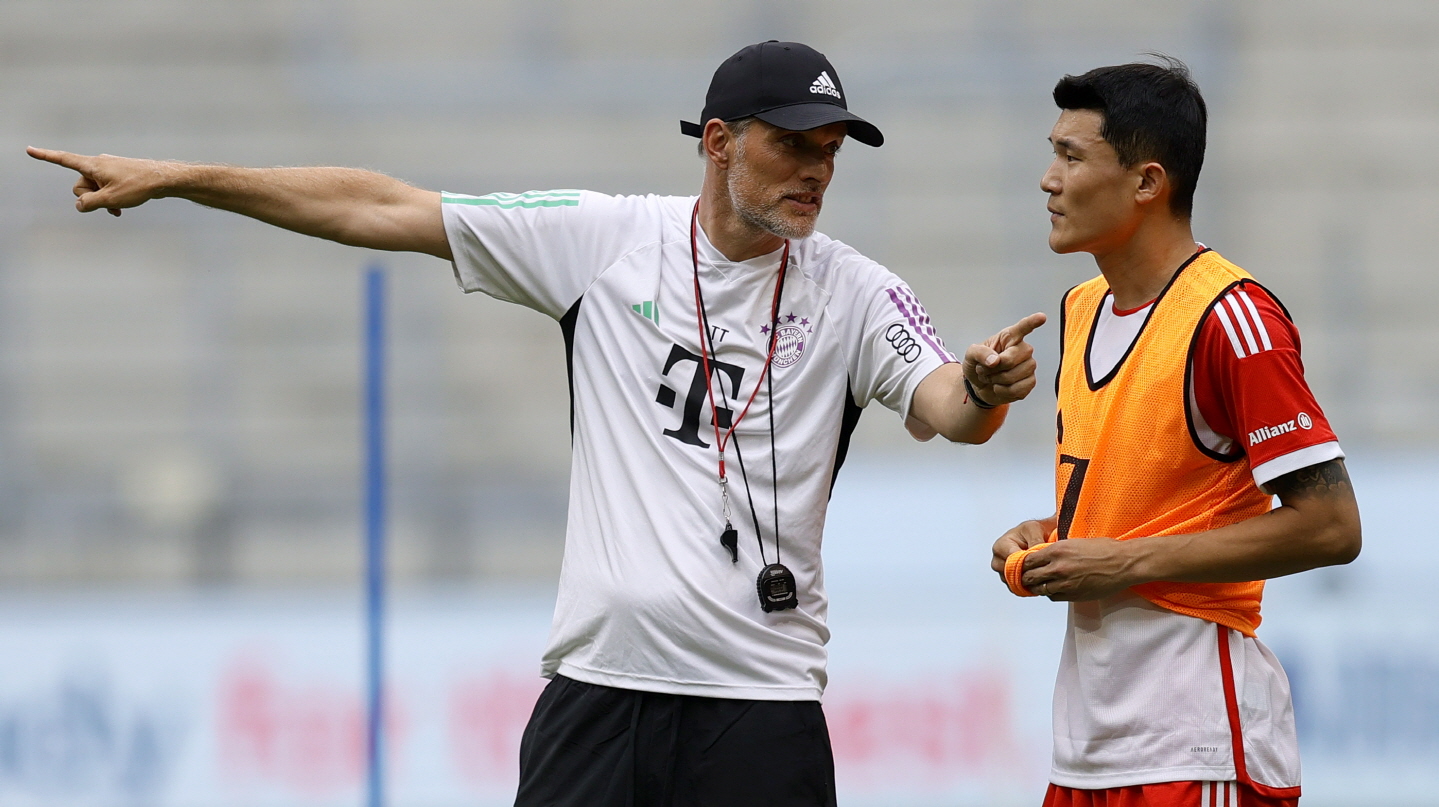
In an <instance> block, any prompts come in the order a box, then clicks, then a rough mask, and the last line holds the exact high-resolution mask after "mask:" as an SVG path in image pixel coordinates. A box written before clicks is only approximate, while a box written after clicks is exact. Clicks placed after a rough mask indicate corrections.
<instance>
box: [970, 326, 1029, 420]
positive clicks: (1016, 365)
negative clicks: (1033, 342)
mask: <svg viewBox="0 0 1439 807" xmlns="http://www.w3.org/2000/svg"><path fill="white" fill-rule="evenodd" d="M1046 319H1047V317H1045V316H1044V315H1043V314H1030V315H1029V316H1027V317H1025V318H1024V319H1022V320H1020V321H1019V322H1016V323H1015V324H1013V325H1011V326H1009V327H1008V328H1005V329H1004V330H1002V331H1000V332H999V333H997V334H995V335H994V336H991V337H989V338H988V339H986V340H984V342H982V343H980V344H977V345H970V346H969V350H966V351H965V352H964V377H965V378H966V379H968V380H969V384H970V386H972V387H974V391H975V393H976V394H977V395H978V396H979V399H980V400H981V401H983V402H984V403H986V404H990V405H992V406H999V405H1001V404H1007V403H1013V402H1015V401H1018V400H1021V399H1022V398H1024V396H1026V395H1028V394H1029V392H1030V390H1032V389H1034V370H1035V364H1034V348H1033V347H1031V346H1030V344H1029V343H1028V342H1026V341H1024V338H1025V337H1026V336H1028V335H1029V334H1030V332H1032V331H1033V330H1034V329H1035V328H1038V327H1039V326H1041V325H1043V324H1044V322H1045V320H1046Z"/></svg>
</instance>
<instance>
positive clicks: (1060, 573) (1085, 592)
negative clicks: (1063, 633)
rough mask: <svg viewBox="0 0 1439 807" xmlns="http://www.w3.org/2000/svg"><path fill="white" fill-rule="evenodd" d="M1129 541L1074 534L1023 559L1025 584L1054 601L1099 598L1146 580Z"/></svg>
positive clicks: (1022, 580) (1022, 579)
mask: <svg viewBox="0 0 1439 807" xmlns="http://www.w3.org/2000/svg"><path fill="white" fill-rule="evenodd" d="M1126 543H1129V542H1128V541H1116V540H1114V539H1113V538H1071V539H1070V540H1068V541H1058V542H1056V543H1053V544H1050V545H1049V546H1048V547H1046V548H1045V550H1044V551H1043V552H1035V553H1034V554H1032V555H1030V556H1029V557H1027V558H1025V559H1024V576H1023V577H1021V578H1020V580H1021V582H1023V583H1024V587H1025V588H1027V589H1029V590H1030V591H1032V592H1034V593H1035V594H1040V595H1043V596H1045V597H1048V598H1050V599H1051V600H1054V601H1055V602H1070V601H1078V600H1097V599H1100V598H1102V597H1108V596H1110V595H1111V594H1117V593H1119V592H1121V591H1123V590H1124V589H1126V588H1129V587H1130V586H1133V585H1137V584H1138V583H1140V582H1143V579H1142V578H1141V577H1139V576H1138V575H1137V574H1136V573H1135V565H1136V558H1135V556H1134V554H1135V553H1133V552H1131V551H1129V550H1130V549H1131V548H1132V547H1126V546H1125V544H1126Z"/></svg>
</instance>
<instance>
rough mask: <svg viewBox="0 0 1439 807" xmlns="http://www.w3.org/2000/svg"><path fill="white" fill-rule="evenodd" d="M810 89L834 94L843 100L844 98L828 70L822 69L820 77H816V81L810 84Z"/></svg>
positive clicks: (813, 91)
mask: <svg viewBox="0 0 1439 807" xmlns="http://www.w3.org/2000/svg"><path fill="white" fill-rule="evenodd" d="M809 91H810V92H812V93H815V94H821V93H822V94H824V95H833V96H834V97H835V98H839V99H840V100H841V101H843V100H844V99H843V98H841V97H840V94H839V88H838V87H836V86H835V85H834V79H832V78H830V77H829V71H828V70H821V71H820V74H819V78H817V79H815V80H814V83H813V84H811V85H809Z"/></svg>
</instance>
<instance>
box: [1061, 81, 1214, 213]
mask: <svg viewBox="0 0 1439 807" xmlns="http://www.w3.org/2000/svg"><path fill="white" fill-rule="evenodd" d="M1150 55H1151V56H1153V57H1154V58H1155V59H1157V60H1158V61H1159V62H1161V63H1160V64H1146V63H1142V62H1136V63H1133V64H1120V65H1114V66H1112V67H1096V68H1095V69H1093V70H1091V71H1089V72H1088V73H1085V74H1084V75H1082V76H1065V77H1064V78H1062V79H1060V80H1059V83H1058V84H1056V85H1054V103H1055V104H1057V105H1058V106H1059V108H1060V109H1093V110H1096V111H1098V112H1099V113H1100V114H1101V115H1103V116H1104V123H1103V125H1102V127H1101V128H1100V130H1099V134H1100V136H1101V137H1103V138H1104V140H1105V142H1107V143H1109V145H1111V146H1113V147H1114V153H1115V154H1117V155H1118V156H1119V164H1120V165H1122V166H1124V167H1125V168H1129V167H1131V166H1133V165H1135V164H1136V163H1138V162H1139V161H1141V160H1154V161H1155V162H1157V163H1159V164H1160V165H1162V166H1164V170H1165V171H1166V172H1167V173H1168V174H1169V181H1170V183H1171V184H1172V185H1173V187H1174V192H1173V195H1171V196H1170V197H1169V209H1170V211H1172V212H1173V213H1174V214H1175V215H1176V216H1181V217H1183V218H1189V217H1190V215H1191V214H1192V213H1193V211H1194V188H1195V186H1196V185H1198V183H1199V170H1200V169H1201V168H1203V167H1204V131H1205V128H1206V126H1207V125H1208V122H1209V112H1208V109H1207V108H1206V107H1205V106H1204V96H1202V95H1200V94H1199V85H1198V84H1195V83H1194V79H1193V78H1192V77H1191V76H1190V74H1189V68H1188V67H1186V66H1185V64H1184V62H1181V61H1179V60H1178V59H1175V58H1173V57H1170V56H1164V55H1162V54H1150Z"/></svg>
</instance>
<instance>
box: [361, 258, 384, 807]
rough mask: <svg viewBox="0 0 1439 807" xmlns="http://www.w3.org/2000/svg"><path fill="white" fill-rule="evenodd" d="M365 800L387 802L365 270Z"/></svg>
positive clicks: (377, 327)
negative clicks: (385, 798) (385, 799)
mask: <svg viewBox="0 0 1439 807" xmlns="http://www.w3.org/2000/svg"><path fill="white" fill-rule="evenodd" d="M364 430H365V606H366V607H365V617H366V619H365V623H366V624H365V627H366V646H365V672H366V686H367V695H368V698H367V704H366V705H367V709H366V721H365V755H366V771H367V774H368V776H367V782H366V785H367V793H366V804H367V805H368V807H383V804H384V796H385V777H384V771H385V769H384V751H385V747H384V739H385V730H384V729H385V727H384V714H385V713H384V613H385V272H384V270H383V269H382V268H380V267H379V266H372V267H370V269H369V271H368V272H366V273H365V423H364Z"/></svg>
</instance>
